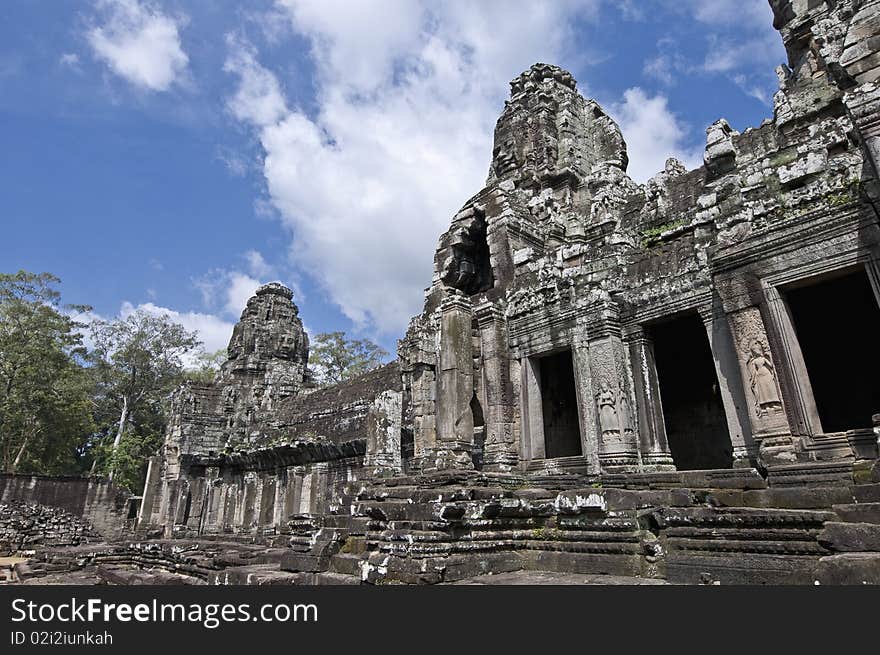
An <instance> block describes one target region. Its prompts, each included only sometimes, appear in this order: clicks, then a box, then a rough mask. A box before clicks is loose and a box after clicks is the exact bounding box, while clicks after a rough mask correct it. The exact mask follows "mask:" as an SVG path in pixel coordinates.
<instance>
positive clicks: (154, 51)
mask: <svg viewBox="0 0 880 655" xmlns="http://www.w3.org/2000/svg"><path fill="white" fill-rule="evenodd" d="M96 5H97V8H98V10H99V11H100V13H101V15H102V17H103V19H104V22H103V24H102V25H99V26H96V27H94V28H92V29H91V30H89V32H88V34H87V35H86V37H87V39H88V42H89V45H91V47H92V50H93V51H94V53H95V56H96V57H98V59H100V60H102V61H103V62H105V63H106V64H107V66H109V67H110V69H111V70H112V71H113V72H114V73H116V74H117V75H119V76H120V77H123V78H125V79H126V80H128V81H129V82H131V83H132V84H134V85H136V86H138V87H142V88H145V89H149V90H152V91H167V90H168V89H169V88H170V87H171V86H172V85H173V84H175V83H178V84H180V83H182V82H183V81H184V80H185V77H186V72H187V66H188V64H189V57H187V55H186V53H185V52H184V51H183V48H182V46H181V43H180V33H179V30H180V28H181V27H182V26H183V24H184V23H185V20H184V19H182V18H173V17H171V16H168V15H167V14H164V13H162V12H161V11H160V10H159V9H158V8H156V7H155V6H153V5H151V4H148V3H146V2H144V3H142V2H139V1H138V0H98V1H97V3H96Z"/></svg>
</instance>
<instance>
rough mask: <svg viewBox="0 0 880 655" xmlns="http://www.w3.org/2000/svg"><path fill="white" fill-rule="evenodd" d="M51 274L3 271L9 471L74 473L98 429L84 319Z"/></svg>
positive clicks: (4, 440) (4, 454)
mask: <svg viewBox="0 0 880 655" xmlns="http://www.w3.org/2000/svg"><path fill="white" fill-rule="evenodd" d="M59 282H60V280H59V279H58V278H57V277H55V276H54V275H52V274H50V273H39V274H35V273H29V272H27V271H19V272H18V273H13V274H8V273H0V465H2V468H3V470H4V471H8V472H41V473H75V472H77V471H78V468H79V466H78V461H77V446H78V445H79V444H80V443H81V442H82V439H83V435H84V434H87V433H88V432H90V431H91V430H92V429H93V424H92V414H91V409H92V405H91V399H90V391H91V380H90V378H89V375H88V373H87V371H86V370H85V369H84V368H83V367H82V365H81V360H82V358H83V357H84V356H85V349H84V348H83V345H82V334H81V332H80V331H79V330H80V329H81V328H82V327H84V326H83V325H82V324H79V323H77V322H76V321H75V320H73V319H72V318H71V317H70V316H69V315H68V314H67V313H64V312H65V311H67V312H69V313H75V312H82V311H87V310H88V309H89V308H88V307H85V306H68V307H62V306H61V305H60V294H59V292H58V291H57V290H56V289H55V288H54V287H55V285H57V284H58V283H59Z"/></svg>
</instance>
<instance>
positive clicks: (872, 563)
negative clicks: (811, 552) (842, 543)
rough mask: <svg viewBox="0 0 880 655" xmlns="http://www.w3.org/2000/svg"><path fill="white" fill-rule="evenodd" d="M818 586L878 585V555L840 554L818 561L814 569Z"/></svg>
mask: <svg viewBox="0 0 880 655" xmlns="http://www.w3.org/2000/svg"><path fill="white" fill-rule="evenodd" d="M816 581H817V582H819V584H826V585H827V584H833V585H862V584H871V585H876V584H880V553H840V554H838V555H829V556H827V557H823V558H821V559H820V560H819V565H818V566H817V567H816Z"/></svg>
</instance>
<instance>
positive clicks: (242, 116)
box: [223, 35, 287, 125]
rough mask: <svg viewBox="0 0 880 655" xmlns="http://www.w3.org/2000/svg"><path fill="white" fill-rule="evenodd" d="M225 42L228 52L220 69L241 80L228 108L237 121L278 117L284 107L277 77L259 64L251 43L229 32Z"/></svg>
mask: <svg viewBox="0 0 880 655" xmlns="http://www.w3.org/2000/svg"><path fill="white" fill-rule="evenodd" d="M226 41H227V45H228V46H229V50H230V53H231V54H230V56H229V57H228V58H227V59H226V63H225V64H224V65H223V70H224V71H226V72H227V73H234V74H235V75H237V76H238V79H239V80H240V82H241V83H240V84H239V86H238V90H237V91H236V93H235V96H233V98H232V99H231V100H229V103H228V105H229V110H230V111H231V112H232V114H233V115H234V116H235V117H236V118H237V119H238V120H240V121H244V122H247V123H254V124H256V125H267V124H270V123H274V122H276V121H278V120H281V118H282V117H283V116H284V115H285V114H286V113H287V106H286V104H285V102H284V94H283V92H282V91H281V85H280V84H279V83H278V79H277V78H276V77H275V76H274V75H272V73H270V72H269V71H267V70H266V69H264V68H263V67H262V66H260V64H259V63H258V62H257V58H256V51H255V50H254V48H253V46H252V45H250V44H249V43H247V42H245V41H243V40H242V39H240V38H237V37H235V36H232V35H229V36H227V39H226Z"/></svg>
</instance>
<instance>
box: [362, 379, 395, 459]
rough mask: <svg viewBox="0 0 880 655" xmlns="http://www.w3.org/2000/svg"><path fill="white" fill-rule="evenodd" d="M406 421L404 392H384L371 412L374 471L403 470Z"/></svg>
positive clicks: (369, 448)
mask: <svg viewBox="0 0 880 655" xmlns="http://www.w3.org/2000/svg"><path fill="white" fill-rule="evenodd" d="M402 421H403V394H402V393H401V392H399V391H391V390H388V391H383V392H382V393H381V394H379V395H378V396H377V397H376V398H375V399H374V400H373V404H372V405H371V406H370V409H369V410H368V412H367V456H366V465H367V466H368V467H369V468H370V469H371V470H372V472H373V474H379V475H381V474H389V473H390V474H394V473H398V474H399V473H402V472H403V460H402V454H401V450H400V434H401V428H402Z"/></svg>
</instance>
